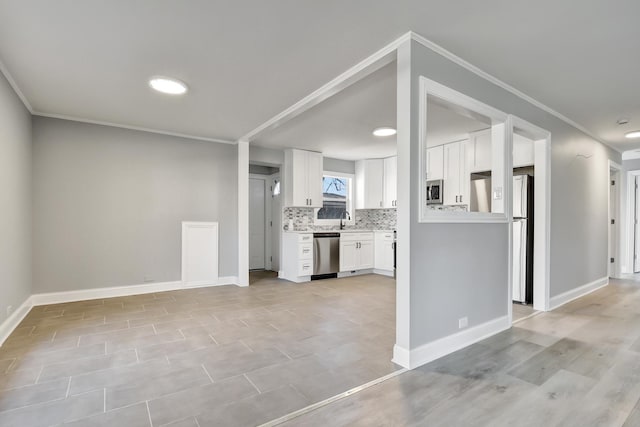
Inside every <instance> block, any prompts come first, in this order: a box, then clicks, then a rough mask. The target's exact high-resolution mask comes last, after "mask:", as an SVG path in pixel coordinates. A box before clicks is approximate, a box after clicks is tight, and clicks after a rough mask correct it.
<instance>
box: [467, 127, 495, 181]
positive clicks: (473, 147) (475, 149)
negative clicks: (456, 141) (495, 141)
mask: <svg viewBox="0 0 640 427" xmlns="http://www.w3.org/2000/svg"><path fill="white" fill-rule="evenodd" d="M491 159H492V151H491V129H486V130H482V131H479V132H473V133H470V134H469V147H468V153H467V164H468V167H469V172H470V173H471V172H486V171H490V170H491V169H492V164H491Z"/></svg>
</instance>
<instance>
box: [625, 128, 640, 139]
mask: <svg viewBox="0 0 640 427" xmlns="http://www.w3.org/2000/svg"><path fill="white" fill-rule="evenodd" d="M624 136H625V137H627V138H629V139H633V138H640V130H634V131H633V132H627V133H625V134H624Z"/></svg>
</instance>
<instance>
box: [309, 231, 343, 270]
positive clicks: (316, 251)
mask: <svg viewBox="0 0 640 427" xmlns="http://www.w3.org/2000/svg"><path fill="white" fill-rule="evenodd" d="M338 271H340V233H313V275H312V276H311V280H317V279H328V278H331V277H338Z"/></svg>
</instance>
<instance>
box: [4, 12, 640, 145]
mask: <svg viewBox="0 0 640 427" xmlns="http://www.w3.org/2000/svg"><path fill="white" fill-rule="evenodd" d="M639 15H640V2H638V1H637V0H619V1H617V2H614V3H612V2H603V1H601V0H566V1H562V2H558V1H551V0H540V1H536V2H529V1H524V0H516V1H508V2H505V1H503V0H486V1H483V2H478V1H477V0H460V1H456V2H452V1H445V0H439V1H429V0H377V1H375V2H371V1H367V0H353V1H348V2H345V1H341V0H326V1H322V2H319V1H311V0H283V1H269V2H267V1H258V0H252V1H249V0H227V1H210V0H193V1H189V2H184V1H179V0H137V1H134V2H132V1H129V0H112V1H97V0H86V1H82V2H79V1H74V0H57V1H55V2H53V1H48V0H29V1H24V0H0V60H2V62H3V63H4V66H5V68H6V70H7V71H8V72H9V74H10V75H11V76H12V78H13V80H15V83H16V85H17V86H18V87H19V89H20V90H21V91H22V92H23V94H24V96H25V97H26V99H27V100H28V102H29V103H30V104H31V106H32V108H33V110H34V111H35V112H36V113H42V114H52V115H62V116H68V117H73V118H78V119H83V120H93V121H102V122H110V123H115V124H120V125H126V126H136V127H143V128H150V129H156V130H161V131H168V132H175V133H183V134H188V135H193V136H201V137H207V138H215V139H224V140H235V139H237V138H239V137H241V136H242V135H244V134H246V133H248V132H249V131H250V130H252V129H254V128H255V127H257V126H258V125H260V124H262V123H263V122H265V121H266V120H268V119H269V118H271V117H273V116H274V115H276V114H277V113H279V112H281V111H282V110H284V109H285V108H287V107H289V106H290V105H292V104H293V103H295V102H297V101H298V100H300V99H301V98H303V97H304V96H306V95H308V94H309V93H311V92H312V91H314V90H316V89H317V88H319V87H320V86H322V85H323V84H325V83H326V82H328V81H329V80H331V79H332V78H334V77H336V76H337V75H339V74H340V73H342V72H343V71H345V70H346V69H348V68H349V67H351V66H352V65H354V64H355V63H357V62H359V61H360V60H362V59H364V58H366V57H367V56H369V55H371V54H372V53H373V52H375V51H377V50H378V49H380V48H381V47H383V46H384V45H386V44H388V43H390V42H391V41H393V40H395V39H396V38H398V37H399V36H401V35H402V34H404V33H406V32H407V31H410V30H412V31H415V32H416V33H418V34H420V35H422V36H425V37H426V38H428V39H430V40H432V41H433V42H435V43H437V44H439V45H441V46H443V47H444V48H446V49H448V50H449V51H451V52H453V53H455V54H456V55H458V56H460V57H461V58H463V59H465V60H467V61H469V62H470V63H472V64H474V65H476V66H478V67H479V68H481V69H483V70H485V71H486V72H488V73H490V74H492V75H494V76H496V77H497V78H499V79H501V80H503V81H504V82H506V83H508V84H510V85H512V86H514V87H516V88H518V89H519V90H521V91H522V92H524V93H526V94H528V95H530V96H532V97H533V98H535V99H537V100H538V101H540V102H542V103H544V104H546V105H548V106H549V107H551V108H553V109H555V110H556V111H559V112H560V113H562V114H564V115H565V116H567V117H569V118H570V119H572V120H574V121H576V122H577V123H579V124H581V125H582V126H584V127H585V128H587V129H589V130H590V131H591V132H592V133H593V134H595V135H597V136H598V137H599V138H601V139H602V140H604V141H606V142H608V143H609V144H611V145H614V146H615V147H617V148H618V149H619V150H627V149H635V148H640V141H638V140H636V141H635V142H631V141H627V140H625V139H624V137H623V134H624V132H626V131H629V130H633V129H640V96H638V95H639V94H640V86H639V85H638V79H637V70H638V69H640V55H638V54H637V52H639V51H640V26H639V25H637V22H636V20H637V16H639ZM152 75H169V76H173V77H176V78H179V79H181V80H184V81H186V82H187V83H188V84H189V86H190V92H189V93H188V94H187V95H186V96H183V97H167V96H162V95H159V94H156V93H153V92H151V91H150V89H149V88H148V87H147V80H148V78H149V77H150V76H152ZM620 117H628V118H630V119H631V122H630V123H629V124H628V125H626V126H618V125H617V124H616V120H617V119H618V118H620Z"/></svg>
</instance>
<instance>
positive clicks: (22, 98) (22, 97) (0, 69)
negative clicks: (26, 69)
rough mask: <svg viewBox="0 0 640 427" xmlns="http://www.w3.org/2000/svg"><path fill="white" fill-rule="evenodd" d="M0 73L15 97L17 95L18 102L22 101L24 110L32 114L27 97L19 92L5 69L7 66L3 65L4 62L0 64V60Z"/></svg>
mask: <svg viewBox="0 0 640 427" xmlns="http://www.w3.org/2000/svg"><path fill="white" fill-rule="evenodd" d="M0 73H2V75H3V76H4V78H5V79H7V81H8V82H9V86H11V88H12V89H13V91H14V92H15V93H16V95H18V98H20V101H22V104H23V105H24V106H25V108H26V109H27V110H29V112H30V113H31V114H33V108H32V107H31V103H30V102H29V100H28V99H27V97H26V96H25V95H24V93H23V92H22V91H21V90H20V87H19V86H18V84H17V83H16V81H15V80H14V78H13V76H12V75H11V73H10V72H9V70H8V69H7V66H6V65H4V62H2V60H0Z"/></svg>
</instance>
